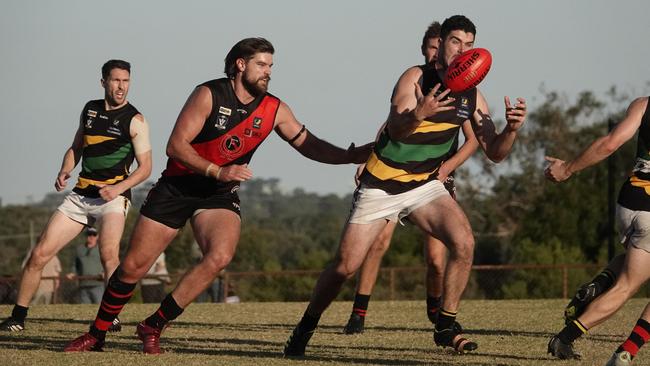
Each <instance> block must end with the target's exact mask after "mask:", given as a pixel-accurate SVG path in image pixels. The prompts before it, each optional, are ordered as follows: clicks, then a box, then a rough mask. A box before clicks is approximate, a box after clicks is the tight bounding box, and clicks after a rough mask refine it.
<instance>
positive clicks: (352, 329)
mask: <svg viewBox="0 0 650 366" xmlns="http://www.w3.org/2000/svg"><path fill="white" fill-rule="evenodd" d="M365 320H366V317H364V316H361V315H359V314H357V313H352V314H350V320H348V324H346V325H345V328H343V333H345V334H357V333H363V323H364V321H365Z"/></svg>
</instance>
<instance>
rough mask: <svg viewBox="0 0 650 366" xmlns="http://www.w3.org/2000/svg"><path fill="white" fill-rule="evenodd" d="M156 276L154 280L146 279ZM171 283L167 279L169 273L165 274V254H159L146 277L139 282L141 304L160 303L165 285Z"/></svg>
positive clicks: (163, 295) (163, 296)
mask: <svg viewBox="0 0 650 366" xmlns="http://www.w3.org/2000/svg"><path fill="white" fill-rule="evenodd" d="M152 275H154V276H157V277H156V278H147V277H149V276H152ZM169 283H171V281H170V279H169V272H167V264H166V263H165V253H164V252H163V253H160V255H159V256H158V259H156V261H155V262H154V264H153V265H152V266H151V268H149V272H147V276H146V277H145V278H143V279H142V280H140V289H141V290H142V302H144V303H156V302H161V301H162V300H163V299H164V298H165V295H166V293H165V285H166V284H169Z"/></svg>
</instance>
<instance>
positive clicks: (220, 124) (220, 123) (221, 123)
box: [214, 114, 228, 130]
mask: <svg viewBox="0 0 650 366" xmlns="http://www.w3.org/2000/svg"><path fill="white" fill-rule="evenodd" d="M226 123H228V117H226V116H224V115H222V114H220V115H218V116H217V123H215V124H214V127H216V128H218V129H220V130H225V129H226Z"/></svg>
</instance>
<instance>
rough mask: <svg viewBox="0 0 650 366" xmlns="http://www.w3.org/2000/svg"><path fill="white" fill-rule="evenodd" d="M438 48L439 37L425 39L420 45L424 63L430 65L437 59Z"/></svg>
mask: <svg viewBox="0 0 650 366" xmlns="http://www.w3.org/2000/svg"><path fill="white" fill-rule="evenodd" d="M438 47H440V37H434V38H427V40H426V42H424V44H423V45H422V56H424V62H426V63H427V64H430V63H432V62H436V60H437V59H438Z"/></svg>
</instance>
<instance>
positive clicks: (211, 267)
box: [201, 253, 233, 277]
mask: <svg viewBox="0 0 650 366" xmlns="http://www.w3.org/2000/svg"><path fill="white" fill-rule="evenodd" d="M232 258H233V254H232V253H218V254H217V253H215V254H211V255H206V256H205V257H203V260H201V266H202V267H203V268H204V270H207V271H208V272H209V273H210V274H211V275H214V277H217V276H218V275H219V273H220V272H221V270H223V269H224V268H226V266H227V265H228V264H230V261H232Z"/></svg>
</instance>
